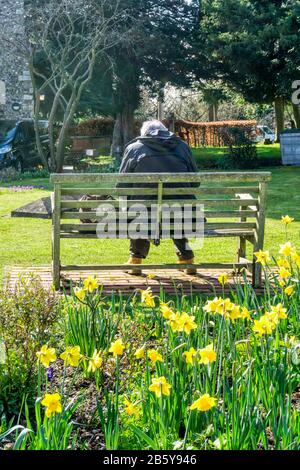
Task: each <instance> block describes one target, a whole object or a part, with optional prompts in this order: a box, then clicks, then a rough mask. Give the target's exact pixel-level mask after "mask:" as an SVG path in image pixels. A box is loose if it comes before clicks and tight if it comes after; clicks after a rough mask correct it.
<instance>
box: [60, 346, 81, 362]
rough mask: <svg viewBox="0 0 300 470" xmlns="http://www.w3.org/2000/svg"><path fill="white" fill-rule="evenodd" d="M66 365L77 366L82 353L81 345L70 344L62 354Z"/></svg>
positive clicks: (61, 356)
mask: <svg viewBox="0 0 300 470" xmlns="http://www.w3.org/2000/svg"><path fill="white" fill-rule="evenodd" d="M60 358H61V359H62V360H63V361H64V363H65V365H67V366H68V365H69V366H72V367H77V366H78V363H79V361H80V359H81V358H82V355H81V354H80V346H68V347H67V348H66V350H65V351H64V352H63V353H62V354H61V355H60Z"/></svg>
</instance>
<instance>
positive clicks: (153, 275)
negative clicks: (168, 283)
mask: <svg viewBox="0 0 300 470" xmlns="http://www.w3.org/2000/svg"><path fill="white" fill-rule="evenodd" d="M155 278H156V276H155V274H153V273H149V274H148V275H147V279H149V280H150V281H151V279H155Z"/></svg>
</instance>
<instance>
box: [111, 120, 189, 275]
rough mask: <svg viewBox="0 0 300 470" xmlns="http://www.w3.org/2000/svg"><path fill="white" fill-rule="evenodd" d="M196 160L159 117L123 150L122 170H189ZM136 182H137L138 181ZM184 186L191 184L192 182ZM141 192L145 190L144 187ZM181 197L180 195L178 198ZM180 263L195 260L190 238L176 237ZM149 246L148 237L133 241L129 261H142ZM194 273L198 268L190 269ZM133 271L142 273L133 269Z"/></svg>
mask: <svg viewBox="0 0 300 470" xmlns="http://www.w3.org/2000/svg"><path fill="white" fill-rule="evenodd" d="M197 171H198V170H197V166H196V162H195V160H194V158H193V155H192V153H191V151H190V149H189V147H188V145H187V144H186V143H185V142H183V140H181V139H180V138H179V137H177V136H176V135H175V134H173V133H171V132H169V131H168V129H167V128H166V127H165V126H164V125H163V124H162V123H161V122H160V121H157V120H154V121H148V122H145V123H144V124H143V126H142V129H141V136H140V137H138V138H137V139H135V140H134V141H132V142H130V143H129V144H128V145H127V147H126V149H125V153H124V157H123V160H122V164H121V167H120V173H187V172H197ZM136 186H137V185H136ZM185 186H188V187H192V186H194V185H193V184H188V183H187V184H186V185H185ZM141 193H142V191H141ZM177 199H178V198H177ZM173 241H174V244H175V246H176V248H177V256H178V260H179V263H180V264H182V265H184V264H193V263H194V253H193V251H192V250H191V248H190V247H189V245H188V240H187V239H185V238H184V239H182V240H177V239H174V240H173ZM149 250H150V241H149V240H145V239H138V240H131V241H130V259H129V261H128V264H133V265H139V264H142V261H143V259H145V258H146V257H147V255H148V253H149ZM187 272H188V273H189V274H194V273H195V270H194V269H193V270H191V269H190V270H188V271H187ZM132 274H135V275H140V274H141V270H139V269H134V270H133V271H132Z"/></svg>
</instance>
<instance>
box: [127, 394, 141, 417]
mask: <svg viewBox="0 0 300 470" xmlns="http://www.w3.org/2000/svg"><path fill="white" fill-rule="evenodd" d="M124 405H125V408H124V410H125V411H126V413H127V414H128V415H129V416H137V415H139V413H140V409H139V407H138V404H137V403H131V402H130V401H129V400H128V399H127V398H126V397H125V398H124Z"/></svg>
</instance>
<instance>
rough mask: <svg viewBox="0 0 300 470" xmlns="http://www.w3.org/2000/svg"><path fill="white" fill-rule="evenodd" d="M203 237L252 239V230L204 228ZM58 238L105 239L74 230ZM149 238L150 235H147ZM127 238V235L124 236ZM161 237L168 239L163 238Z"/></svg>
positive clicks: (94, 234) (113, 238)
mask: <svg viewBox="0 0 300 470" xmlns="http://www.w3.org/2000/svg"><path fill="white" fill-rule="evenodd" d="M204 237H206V238H231V237H246V238H247V239H248V238H249V240H252V239H253V237H254V230H231V229H228V230H221V229H220V230H204ZM60 238H73V239H79V238H80V239H91V240H105V238H104V239H103V238H102V239H100V238H99V237H98V236H97V234H96V233H85V232H74V233H67V232H61V234H60ZM149 238H150V235H149ZM107 239H110V240H116V238H115V237H112V238H110V237H109V236H107ZM125 239H127V237H125ZM162 239H169V238H164V237H162Z"/></svg>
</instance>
